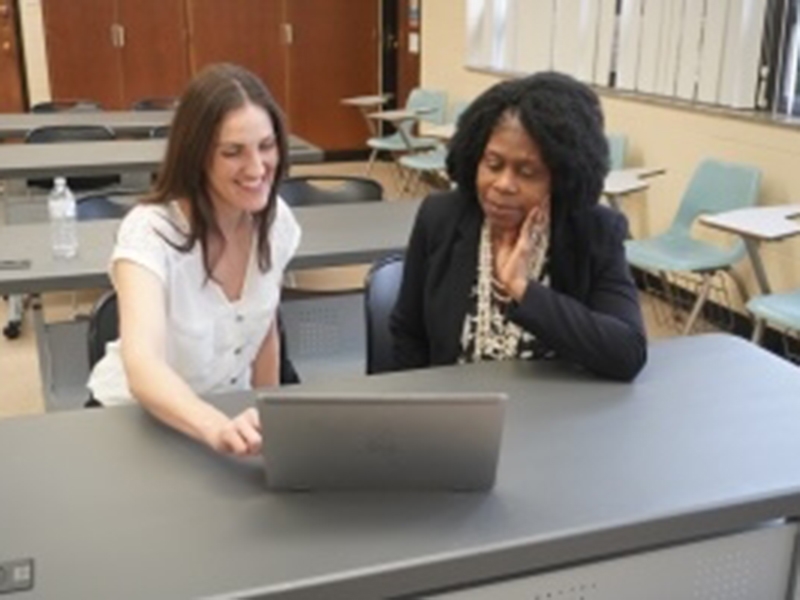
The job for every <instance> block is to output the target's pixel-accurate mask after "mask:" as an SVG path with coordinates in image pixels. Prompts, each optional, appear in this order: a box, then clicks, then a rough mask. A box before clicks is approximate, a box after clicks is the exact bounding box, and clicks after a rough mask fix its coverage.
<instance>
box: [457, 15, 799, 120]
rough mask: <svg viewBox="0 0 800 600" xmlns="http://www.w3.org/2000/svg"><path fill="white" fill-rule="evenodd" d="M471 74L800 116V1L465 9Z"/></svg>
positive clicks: (468, 59)
mask: <svg viewBox="0 0 800 600" xmlns="http://www.w3.org/2000/svg"><path fill="white" fill-rule="evenodd" d="M465 1H466V2H467V14H468V19H467V36H468V56H467V64H468V65H469V66H473V67H479V68H489V69H492V70H499V71H503V72H507V73H512V74H522V73H530V72H534V71H538V70H544V69H555V70H558V71H563V72H566V73H570V74H572V75H573V76H575V77H576V78H578V79H581V80H582V81H586V82H589V83H594V84H597V85H603V86H610V87H615V88H618V89H621V90H630V91H634V92H639V93H643V94H652V95H657V96H664V97H672V98H679V99H683V100H687V101H690V102H696V103H703V104H711V105H718V106H725V107H730V108H740V109H762V110H775V111H776V112H780V113H783V114H794V115H798V116H800V25H799V24H798V12H800V0H536V1H532V0H465Z"/></svg>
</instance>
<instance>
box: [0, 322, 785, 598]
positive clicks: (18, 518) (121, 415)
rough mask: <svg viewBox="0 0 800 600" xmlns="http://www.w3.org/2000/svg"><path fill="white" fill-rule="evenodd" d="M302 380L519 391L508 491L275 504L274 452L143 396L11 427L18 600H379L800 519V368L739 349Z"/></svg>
mask: <svg viewBox="0 0 800 600" xmlns="http://www.w3.org/2000/svg"><path fill="white" fill-rule="evenodd" d="M719 374H724V376H719ZM305 388H306V389H326V390H339V391H347V390H353V391H356V390H357V391H366V390H391V391H402V390H426V391H431V390H447V391H457V390H470V391H475V390H501V391H505V392H507V393H508V394H509V396H510V402H509V405H508V410H507V419H506V429H505V434H504V438H503V443H502V449H501V459H500V466H499V472H498V480H497V485H496V487H495V489H494V490H493V491H492V492H490V493H480V494H464V493H461V494H459V493H443V492H442V493H409V492H406V493H309V494H274V493H270V492H268V491H267V490H266V489H265V488H264V481H263V472H262V470H261V468H260V463H259V461H258V460H255V459H253V460H235V459H229V458H224V457H220V456H216V455H214V454H213V453H212V452H210V451H207V450H206V449H205V448H204V447H201V446H200V445H198V444H196V443H194V442H192V441H190V440H188V439H186V438H184V437H183V436H182V435H180V434H178V433H175V432H173V431H171V430H168V429H167V428H166V427H164V426H161V425H159V424H157V423H156V422H155V421H154V420H153V419H152V418H150V417H148V416H147V415H146V414H145V413H144V412H143V411H142V410H141V409H140V408H139V407H138V406H135V405H134V406H126V407H121V408H109V409H100V410H92V411H75V412H69V413H57V414H48V415H44V416H35V417H19V418H13V419H8V420H4V421H0V456H2V457H3V459H2V460H1V461H0V481H1V482H2V485H0V507H2V510H0V541H1V543H0V559H12V558H18V557H32V558H33V559H34V560H35V577H36V582H35V587H34V590H33V591H32V592H29V593H26V594H22V595H20V598H22V597H25V598H29V599H33V598H55V597H57V598H117V599H120V600H125V599H127V598H148V599H156V598H188V597H197V596H215V595H222V596H225V597H230V595H233V594H234V593H235V592H240V594H237V596H238V597H269V598H292V599H300V598H302V599H308V598H324V599H326V600H336V599H347V600H354V599H359V598H384V597H392V596H397V595H402V594H415V593H421V592H424V591H430V590H434V589H442V588H447V587H448V586H453V585H456V584H463V583H465V582H470V583H473V582H480V581H485V580H490V579H494V578H503V577H507V576H512V575H515V574H523V573H525V574H530V573H534V572H536V571H538V570H542V569H551V568H556V567H558V566H562V565H567V564H574V563H576V562H581V561H591V560H595V559H598V558H602V557H608V556H611V555H617V554H620V553H627V552H632V551H637V550H642V549H646V548H651V547H655V546H662V545H665V544H672V543H677V542H682V541H688V540H694V539H697V538H700V537H703V536H710V535H717V534H725V533H730V532H734V531H739V530H742V529H744V528H747V527H750V526H752V525H754V524H757V523H762V522H766V521H769V520H772V519H776V518H781V517H787V516H789V517H796V516H798V515H800V469H798V468H797V457H798V456H800V371H798V369H797V368H796V367H795V366H793V365H791V364H789V363H787V362H784V361H783V360H781V359H779V358H777V357H775V356H773V355H770V354H768V353H767V352H766V351H764V350H762V349H760V348H758V347H756V346H754V345H752V344H749V343H747V342H745V341H743V340H740V339H738V338H733V337H729V336H725V335H719V334H717V335H707V336H698V337H688V338H675V339H670V340H665V341H660V342H658V343H656V344H654V345H653V346H652V348H651V356H650V362H649V364H648V366H647V367H646V368H645V370H644V371H643V372H642V374H641V375H640V377H639V378H638V379H637V381H636V382H634V383H633V384H620V383H611V382H602V381H598V380H596V379H592V378H590V377H589V376H586V375H583V374H581V373H579V372H576V371H575V370H572V369H569V368H567V367H566V366H564V365H561V364H558V363H516V362H508V363H483V364H479V365H471V366H465V367H446V368H440V369H431V370H427V371H417V372H409V373H398V374H390V375H385V376H377V377H360V378H353V379H351V380H349V381H339V382H329V383H328V384H326V385H315V386H305ZM212 400H213V401H214V402H215V403H216V404H218V405H219V406H221V407H222V408H223V409H224V410H226V411H227V412H230V413H234V412H236V411H238V410H240V409H241V408H242V407H244V406H246V405H248V404H250V402H251V397H250V395H249V394H240V395H236V396H230V397H218V398H215V399H212ZM244 590H248V592H247V593H245V592H244Z"/></svg>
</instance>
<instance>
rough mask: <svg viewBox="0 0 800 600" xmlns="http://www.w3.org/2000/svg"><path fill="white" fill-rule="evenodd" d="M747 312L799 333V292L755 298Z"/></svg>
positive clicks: (748, 305)
mask: <svg viewBox="0 0 800 600" xmlns="http://www.w3.org/2000/svg"><path fill="white" fill-rule="evenodd" d="M747 310H749V311H750V312H751V313H753V314H754V315H756V316H757V317H759V318H761V319H764V320H766V321H770V322H774V323H779V324H781V325H784V326H785V327H788V328H790V329H795V330H798V331H800V290H794V291H792V292H783V293H780V294H767V295H764V296H757V297H755V298H753V299H752V300H750V302H748V303H747Z"/></svg>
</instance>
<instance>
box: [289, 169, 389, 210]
mask: <svg viewBox="0 0 800 600" xmlns="http://www.w3.org/2000/svg"><path fill="white" fill-rule="evenodd" d="M278 194H279V195H280V197H281V198H283V199H284V201H285V202H286V203H287V204H288V205H289V206H314V205H321V204H345V203H349V202H372V201H379V200H383V186H382V185H381V184H380V183H379V182H377V181H375V180H374V179H369V178H367V177H355V176H347V175H306V176H302V177H287V178H286V179H284V180H283V181H282V182H281V185H280V188H279V189H278Z"/></svg>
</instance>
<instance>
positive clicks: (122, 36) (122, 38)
mask: <svg viewBox="0 0 800 600" xmlns="http://www.w3.org/2000/svg"><path fill="white" fill-rule="evenodd" d="M117 27H118V28H119V29H118V31H119V47H120V48H124V47H125V27H124V26H122V25H117Z"/></svg>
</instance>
